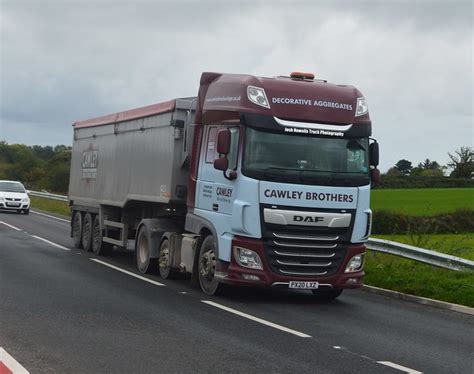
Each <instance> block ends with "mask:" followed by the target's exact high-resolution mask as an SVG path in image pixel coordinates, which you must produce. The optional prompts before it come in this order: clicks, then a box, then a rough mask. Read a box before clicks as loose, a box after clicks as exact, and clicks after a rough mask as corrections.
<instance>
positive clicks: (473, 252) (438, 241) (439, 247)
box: [373, 233, 474, 261]
mask: <svg viewBox="0 0 474 374" xmlns="http://www.w3.org/2000/svg"><path fill="white" fill-rule="evenodd" d="M373 237H374V238H379V239H386V240H392V241H395V242H399V243H405V244H409V245H414V246H415V247H421V248H425V249H431V250H433V251H437V252H441V253H446V254H448V255H452V256H457V257H462V258H465V259H467V260H472V261H474V233H465V234H411V235H374V236H373Z"/></svg>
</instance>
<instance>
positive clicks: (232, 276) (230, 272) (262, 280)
mask: <svg viewBox="0 0 474 374" xmlns="http://www.w3.org/2000/svg"><path fill="white" fill-rule="evenodd" d="M232 245H233V246H240V247H244V248H248V249H250V250H252V251H254V252H256V253H257V254H258V255H259V256H260V259H261V260H262V265H263V270H255V269H249V268H246V267H243V266H240V265H239V264H238V262H237V261H236V259H235V258H234V253H233V251H232V256H231V262H230V263H229V264H228V266H221V269H222V270H223V272H221V274H226V275H225V276H222V277H220V278H221V279H220V281H221V282H223V283H227V284H231V285H239V286H252V287H255V286H257V287H258V286H260V287H288V283H289V282H290V281H316V282H319V285H320V287H328V288H359V287H362V285H363V279H364V275H365V273H364V270H363V268H362V269H361V270H360V271H356V272H352V273H344V270H345V268H346V266H347V263H348V262H349V260H350V259H351V258H352V257H353V256H355V255H357V254H360V253H365V251H366V247H365V245H364V244H351V245H349V246H348V248H347V253H346V256H345V258H344V260H343V261H342V264H341V266H340V267H339V269H338V270H337V272H336V273H335V274H332V275H330V276H294V275H281V274H276V273H275V272H273V271H272V270H271V267H270V264H269V263H268V259H267V256H266V255H265V251H264V248H263V242H262V241H261V240H255V239H249V238H244V237H236V238H235V239H234V240H233V243H232ZM249 275H250V276H252V277H250V278H253V279H251V280H250V279H248V278H249ZM244 277H247V279H245V278H244ZM255 277H258V280H257V278H255Z"/></svg>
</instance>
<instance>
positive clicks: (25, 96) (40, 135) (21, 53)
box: [0, 0, 474, 171]
mask: <svg viewBox="0 0 474 374" xmlns="http://www.w3.org/2000/svg"><path fill="white" fill-rule="evenodd" d="M473 22H474V16H473V5H472V2H471V1H424V0H418V1H416V0H410V1H401V0H400V1H375V0H368V1H357V0H356V1H343V0H340V1H317V0H306V1H258V0H253V1H241V0H240V1H239V0H233V1H222V0H221V1H205V0H201V1H152V0H149V1H145V0H141V1H131V0H128V1H124V0H95V1H90V0H81V1H75V0H74V1H73V0H71V1H69V0H42V1H37V0H29V1H23V0H0V141H1V140H4V141H7V142H8V143H10V144H13V143H22V144H27V145H34V144H40V145H56V144H66V145H71V144H72V127H71V124H72V123H73V122H74V121H76V120H80V119H87V118H91V117H96V116H100V115H104V114H108V113H114V112H117V111H122V110H126V109H130V108H135V107H140V106H145V105H149V104H153V103H158V102H161V101H165V100H169V99H172V98H175V97H187V96H195V95H197V91H198V88H199V79H200V75H201V73H202V72H203V71H217V72H225V73H245V74H254V75H258V76H267V77H272V76H278V75H288V74H289V73H290V72H291V71H308V72H313V73H314V74H315V75H316V77H317V78H320V79H326V80H328V81H329V82H331V83H340V84H350V85H354V86H355V87H357V88H358V89H359V90H360V91H361V92H362V93H363V94H364V95H365V97H366V98H367V100H368V103H369V110H370V117H371V119H372V128H373V136H374V137H375V138H376V139H377V140H378V142H379V143H380V150H381V162H380V169H381V170H382V171H386V170H387V169H388V168H390V167H391V166H393V165H394V164H395V163H396V162H397V161H398V160H400V159H408V160H410V161H412V163H413V164H415V165H416V164H418V163H419V162H421V161H423V160H424V159H426V158H429V159H431V160H435V161H437V162H438V163H440V164H446V162H447V161H448V156H447V152H453V151H454V150H456V149H457V148H459V147H461V146H473V145H474V130H473V127H474V125H473V123H474V121H473V88H474V86H473Z"/></svg>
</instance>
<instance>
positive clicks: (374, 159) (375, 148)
mask: <svg viewBox="0 0 474 374" xmlns="http://www.w3.org/2000/svg"><path fill="white" fill-rule="evenodd" d="M369 164H370V165H371V166H375V167H377V166H378V165H379V143H377V142H374V143H372V144H370V145H369ZM379 176H380V172H379Z"/></svg>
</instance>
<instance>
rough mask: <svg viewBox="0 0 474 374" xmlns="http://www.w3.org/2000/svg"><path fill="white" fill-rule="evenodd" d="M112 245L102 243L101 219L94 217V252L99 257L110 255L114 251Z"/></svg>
mask: <svg viewBox="0 0 474 374" xmlns="http://www.w3.org/2000/svg"><path fill="white" fill-rule="evenodd" d="M112 247H113V246H112V244H110V243H105V242H103V241H102V230H101V229H100V218H99V215H96V216H95V217H94V222H93V223H92V238H91V248H92V252H93V253H94V254H96V255H98V256H101V255H106V254H109V253H110V251H111V250H112Z"/></svg>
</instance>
